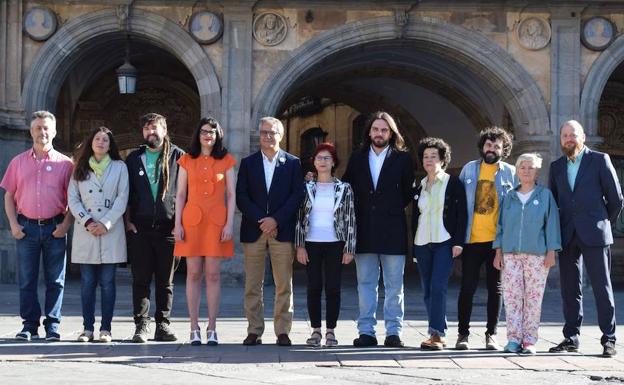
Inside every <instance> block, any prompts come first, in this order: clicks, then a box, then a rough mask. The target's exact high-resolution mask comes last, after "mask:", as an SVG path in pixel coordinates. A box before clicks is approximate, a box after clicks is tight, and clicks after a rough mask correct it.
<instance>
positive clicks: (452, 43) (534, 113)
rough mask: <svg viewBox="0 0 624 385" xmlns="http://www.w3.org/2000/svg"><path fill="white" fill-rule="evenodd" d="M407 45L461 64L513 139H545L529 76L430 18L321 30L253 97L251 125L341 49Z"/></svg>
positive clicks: (545, 120) (538, 96)
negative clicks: (494, 100)
mask: <svg viewBox="0 0 624 385" xmlns="http://www.w3.org/2000/svg"><path fill="white" fill-rule="evenodd" d="M399 39H404V40H407V41H412V42H414V43H416V44H417V45H418V49H422V50H426V51H430V52H434V53H436V54H437V55H440V56H442V57H446V58H448V59H449V60H453V61H458V60H459V61H461V62H462V64H463V65H464V66H465V67H467V68H468V69H469V71H471V72H472V73H473V74H474V75H476V76H479V77H480V78H481V80H482V81H483V82H485V83H487V84H488V85H489V86H490V88H491V89H492V90H493V92H495V93H496V94H497V96H498V97H500V98H502V100H503V101H504V105H505V106H506V107H507V109H508V110H509V113H510V115H511V119H512V122H513V126H514V128H515V134H516V137H519V138H522V137H529V136H532V135H549V134H550V133H549V131H550V120H549V117H548V111H547V109H546V103H545V102H544V98H543V96H542V93H541V92H540V89H539V87H538V86H537V84H536V82H535V81H534V79H533V78H532V77H531V76H530V75H529V74H528V72H527V71H526V70H525V69H524V68H523V67H522V66H521V65H520V64H519V63H518V62H517V61H516V60H515V59H513V58H512V57H511V55H509V54H508V53H507V52H506V51H505V50H504V49H502V48H501V47H499V46H498V45H497V44H495V43H494V42H492V41H491V40H489V39H488V38H487V37H485V36H483V35H481V34H479V33H477V32H474V31H470V30H467V29H465V28H462V27H459V26H456V25H453V24H450V23H447V22H445V21H442V20H438V19H433V18H420V17H410V21H409V25H408V26H407V28H406V29H405V30H404V31H401V30H400V28H399V27H398V26H397V25H396V23H395V19H394V17H377V18H372V19H367V20H362V21H355V22H351V23H348V24H346V25H344V26H342V27H339V28H336V29H333V30H330V31H326V32H324V33H321V34H319V35H317V36H316V37H314V38H313V39H311V40H309V41H308V42H306V43H305V44H303V45H302V46H300V47H299V48H297V49H296V50H294V51H293V53H292V54H291V55H289V58H288V59H286V60H285V61H284V62H282V64H281V66H280V67H279V68H277V69H276V70H275V71H274V72H273V73H272V75H271V76H270V77H269V78H268V79H267V80H266V81H265V82H264V84H263V86H262V88H261V90H260V92H259V93H258V95H257V96H256V98H255V103H254V110H253V113H252V122H251V123H252V125H255V122H257V120H258V119H259V118H260V117H261V116H264V115H273V114H276V113H278V111H277V109H278V108H279V105H280V102H281V100H282V99H283V98H284V97H285V96H286V95H287V93H288V91H289V87H290V86H291V85H292V84H293V83H295V82H296V81H297V79H298V78H299V77H300V76H301V75H302V74H304V73H305V72H306V71H307V70H309V69H310V68H311V67H312V66H313V65H315V64H316V63H318V62H320V61H323V60H326V59H327V58H328V57H330V56H331V55H333V54H336V53H339V52H340V51H342V50H345V49H349V48H352V47H355V46H360V45H363V44H367V43H383V42H384V41H387V42H392V41H396V40H399Z"/></svg>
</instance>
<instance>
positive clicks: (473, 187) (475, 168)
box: [459, 159, 518, 243]
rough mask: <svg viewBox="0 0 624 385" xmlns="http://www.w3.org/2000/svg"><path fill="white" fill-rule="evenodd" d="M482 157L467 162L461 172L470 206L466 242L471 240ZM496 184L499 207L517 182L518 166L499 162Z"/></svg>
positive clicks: (468, 205)
mask: <svg viewBox="0 0 624 385" xmlns="http://www.w3.org/2000/svg"><path fill="white" fill-rule="evenodd" d="M481 161H482V160H481V159H477V160H471V161H470V162H468V163H466V165H465V166H464V168H462V170H461V173H460V174H459V179H460V180H461V181H462V183H463V184H464V186H465V187H466V204H467V207H468V222H467V223H466V243H468V242H470V231H471V229H472V218H473V216H474V205H475V195H476V193H477V182H478V181H479V173H480V171H481ZM494 179H495V184H496V195H498V207H501V203H502V201H503V198H504V197H505V195H507V193H508V192H509V191H511V190H512V189H513V188H514V187H515V186H516V185H517V184H518V178H517V177H516V168H515V167H514V166H512V165H510V164H509V163H505V162H503V161H500V162H498V171H497V172H496V175H495V176H494Z"/></svg>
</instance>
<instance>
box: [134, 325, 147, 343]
mask: <svg viewBox="0 0 624 385" xmlns="http://www.w3.org/2000/svg"><path fill="white" fill-rule="evenodd" d="M149 332H150V329H149V321H142V322H139V323H138V324H136V329H134V336H132V342H134V343H142V344H144V343H146V342H147V339H148V334H149Z"/></svg>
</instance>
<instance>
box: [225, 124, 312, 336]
mask: <svg viewBox="0 0 624 385" xmlns="http://www.w3.org/2000/svg"><path fill="white" fill-rule="evenodd" d="M283 136H284V126H283V125H282V122H281V121H279V120H278V119H276V118H272V117H266V118H262V119H261V120H260V151H258V152H256V153H254V154H251V155H250V156H248V157H246V158H244V159H243V160H242V161H241V163H240V168H239V170H238V181H237V183H236V204H237V205H238V208H239V210H240V211H241V213H242V215H243V218H242V222H241V229H240V240H241V243H242V244H243V253H244V254H245V316H246V317H247V321H248V322H249V325H248V327H247V333H248V335H247V338H245V340H244V341H243V345H259V344H261V343H262V340H261V337H262V333H263V332H264V300H263V297H262V286H263V283H264V267H265V262H264V260H265V257H266V255H267V252H268V253H269V254H270V256H271V265H272V269H273V278H274V280H275V310H274V312H273V318H274V328H275V334H276V335H277V344H278V345H280V346H290V345H291V341H290V338H289V337H288V333H290V329H291V326H292V317H293V299H292V266H293V259H294V247H293V241H294V239H295V222H296V219H297V218H296V217H297V210H298V209H299V205H300V204H301V201H302V200H303V196H304V190H303V175H302V170H301V162H300V161H299V158H297V157H295V156H293V155H291V154H289V153H287V152H286V151H284V150H281V149H280V147H279V144H280V141H281V140H282V138H283Z"/></svg>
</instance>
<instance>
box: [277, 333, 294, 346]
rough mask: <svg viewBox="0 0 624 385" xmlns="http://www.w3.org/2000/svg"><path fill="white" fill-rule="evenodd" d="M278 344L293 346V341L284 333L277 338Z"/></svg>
mask: <svg viewBox="0 0 624 385" xmlns="http://www.w3.org/2000/svg"><path fill="white" fill-rule="evenodd" d="M276 344H278V345H279V346H291V345H292V341H291V340H290V338H288V334H285V333H283V334H280V335H279V336H277V342H276Z"/></svg>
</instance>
